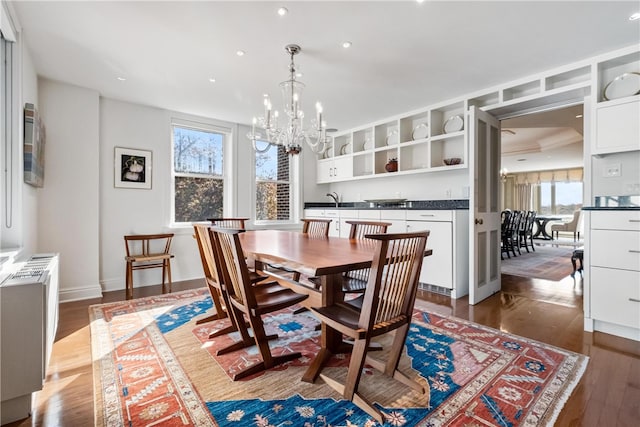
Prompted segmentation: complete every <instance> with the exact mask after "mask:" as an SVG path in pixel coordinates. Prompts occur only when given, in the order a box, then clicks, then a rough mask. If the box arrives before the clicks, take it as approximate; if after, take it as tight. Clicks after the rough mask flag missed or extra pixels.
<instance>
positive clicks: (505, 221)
mask: <svg viewBox="0 0 640 427" xmlns="http://www.w3.org/2000/svg"><path fill="white" fill-rule="evenodd" d="M511 215H512V212H511V210H509V209H506V210H504V211H502V214H501V215H500V218H501V221H502V223H501V230H502V232H503V233H505V232H507V231H508V230H509V224H510V222H511Z"/></svg>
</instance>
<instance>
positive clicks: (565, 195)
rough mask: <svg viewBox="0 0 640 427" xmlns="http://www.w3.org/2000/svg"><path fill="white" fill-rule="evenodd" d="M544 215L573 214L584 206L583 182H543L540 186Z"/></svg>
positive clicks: (540, 208) (541, 211)
mask: <svg viewBox="0 0 640 427" xmlns="http://www.w3.org/2000/svg"><path fill="white" fill-rule="evenodd" d="M538 189H539V190H538V191H539V197H540V199H539V200H540V206H538V209H537V210H538V213H540V214H543V215H573V212H574V211H575V210H577V209H580V207H581V206H582V182H541V183H540V184H539V186H538Z"/></svg>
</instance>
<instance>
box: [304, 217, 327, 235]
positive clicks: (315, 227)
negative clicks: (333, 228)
mask: <svg viewBox="0 0 640 427" xmlns="http://www.w3.org/2000/svg"><path fill="white" fill-rule="evenodd" d="M331 221H333V220H331V219H316V218H307V219H302V232H303V233H305V234H308V235H309V236H314V237H316V236H317V237H328V236H329V225H330V224H331Z"/></svg>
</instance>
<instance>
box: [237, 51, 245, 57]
mask: <svg viewBox="0 0 640 427" xmlns="http://www.w3.org/2000/svg"><path fill="white" fill-rule="evenodd" d="M236 55H238V56H244V50H237V51H236Z"/></svg>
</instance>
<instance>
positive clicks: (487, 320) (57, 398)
mask: <svg viewBox="0 0 640 427" xmlns="http://www.w3.org/2000/svg"><path fill="white" fill-rule="evenodd" d="M201 286H203V282H202V281H200V280H197V281H190V282H182V283H174V286H173V290H174V292H175V291H179V290H182V289H191V288H197V287H201ZM123 288H124V285H123ZM160 292H161V290H160V286H151V287H146V288H141V289H135V290H134V297H136V298H138V297H143V296H149V295H155V294H159V293H160ZM124 298H125V293H124V290H123V291H117V292H107V293H105V294H104V296H103V298H100V299H93V300H86V301H78V302H70V303H64V304H61V305H60V322H59V327H58V334H57V339H56V343H55V345H54V348H53V354H52V357H51V363H50V365H49V369H48V373H47V379H46V383H45V385H44V388H43V390H42V391H40V392H38V393H36V395H35V396H36V398H35V402H34V412H33V415H32V417H30V418H27V419H25V420H22V421H19V422H15V423H11V424H9V425H10V426H31V425H33V426H87V425H91V424H93V391H92V390H93V386H92V384H93V379H92V369H91V343H90V333H89V314H88V310H87V309H88V307H89V306H90V305H92V304H100V303H105V302H112V301H119V300H124ZM416 305H417V306H418V307H420V308H423V309H427V310H430V311H433V312H437V313H440V314H446V315H452V316H456V317H459V318H463V319H467V320H471V321H474V322H477V323H480V324H483V325H487V326H490V327H493V328H496V329H500V330H503V331H507V332H510V333H513V334H516V335H521V336H525V337H528V338H532V339H535V340H539V341H543V342H546V343H548V344H552V345H555V346H558V347H562V348H565V349H567V350H571V351H575V352H579V353H583V354H586V355H588V356H589V357H590V361H589V365H588V367H587V370H586V372H585V374H584V376H583V377H582V380H581V381H580V383H579V384H578V386H577V388H576V389H575V390H574V392H573V394H572V395H571V397H570V398H569V399H568V401H567V403H566V404H565V406H564V409H563V410H562V412H561V414H560V416H559V418H558V421H557V423H556V425H558V426H636V425H637V423H638V420H640V343H639V342H635V341H630V340H625V339H622V338H618V337H614V336H611V335H607V334H602V333H587V332H584V331H583V314H582V283H581V278H580V277H579V275H578V277H577V279H576V280H575V281H574V280H573V279H572V278H571V277H567V278H565V279H564V280H562V281H560V282H548V281H544V280H539V279H528V278H522V277H517V276H509V275H503V276H502V292H500V293H498V294H495V295H493V296H492V297H490V298H488V299H487V300H485V301H483V302H482V303H480V304H478V305H475V306H469V305H468V302H467V299H466V298H462V299H459V300H451V299H450V298H449V297H445V296H442V295H437V294H433V293H428V292H421V293H420V295H419V300H418V301H417V303H416Z"/></svg>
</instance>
